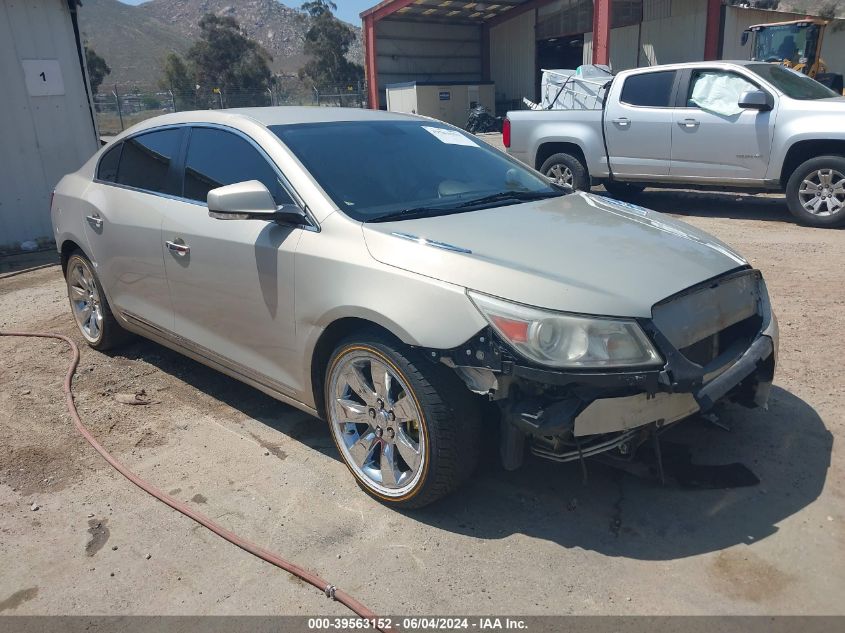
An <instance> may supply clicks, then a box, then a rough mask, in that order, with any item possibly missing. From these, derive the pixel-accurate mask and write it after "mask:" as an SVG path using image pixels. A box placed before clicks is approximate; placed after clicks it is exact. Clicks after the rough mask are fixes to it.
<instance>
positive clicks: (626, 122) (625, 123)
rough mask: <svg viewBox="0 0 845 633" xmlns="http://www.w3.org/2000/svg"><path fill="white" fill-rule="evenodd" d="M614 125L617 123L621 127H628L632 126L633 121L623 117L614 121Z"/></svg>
mask: <svg viewBox="0 0 845 633" xmlns="http://www.w3.org/2000/svg"><path fill="white" fill-rule="evenodd" d="M612 123H615V124H616V125H618V126H619V127H628V126H629V125H631V119H628V118H625V117H622V118H619V119H613V121H612Z"/></svg>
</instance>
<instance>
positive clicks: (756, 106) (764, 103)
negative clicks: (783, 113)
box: [737, 90, 774, 110]
mask: <svg viewBox="0 0 845 633" xmlns="http://www.w3.org/2000/svg"><path fill="white" fill-rule="evenodd" d="M737 105H738V106H739V107H740V108H743V109H745V110H771V109H772V108H773V107H774V100H773V99H772V96H771V95H770V94H769V93H768V92H765V91H763V90H748V91H746V92H743V93H742V96H740V98H739V102H738V103H737Z"/></svg>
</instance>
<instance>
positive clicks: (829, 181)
mask: <svg viewBox="0 0 845 633" xmlns="http://www.w3.org/2000/svg"><path fill="white" fill-rule="evenodd" d="M786 203H787V204H788V205H789V211H790V213H792V215H794V216H795V217H796V218H797V219H798V221H799V222H801V223H802V224H807V225H809V226H817V227H836V226H843V225H845V158H843V157H842V156H819V157H818V158H811V159H810V160H808V161H805V162H804V163H802V164H800V165H799V166H798V168H797V169H796V170H795V171H794V172H792V175H791V176H790V177H789V181H788V182H787V185H786Z"/></svg>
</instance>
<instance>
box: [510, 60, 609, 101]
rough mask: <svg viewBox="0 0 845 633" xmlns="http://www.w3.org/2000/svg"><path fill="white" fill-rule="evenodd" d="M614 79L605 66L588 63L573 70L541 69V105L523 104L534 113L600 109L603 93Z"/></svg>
mask: <svg viewBox="0 0 845 633" xmlns="http://www.w3.org/2000/svg"><path fill="white" fill-rule="evenodd" d="M612 78H613V75H612V74H611V73H610V70H609V69H608V68H607V67H606V66H593V65H590V64H587V65H584V66H579V67H578V68H577V69H575V70H571V69H566V68H559V69H555V70H544V71H543V78H542V81H541V83H540V103H532V102H531V101H528V100H527V99H525V103H526V104H527V105H528V106H529V107H530V108H532V109H534V110H599V109H601V105H602V100H603V99H604V91H605V87H606V86H607V84H608V83H609V82H610V80H611V79H612Z"/></svg>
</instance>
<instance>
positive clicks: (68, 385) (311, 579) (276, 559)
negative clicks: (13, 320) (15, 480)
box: [0, 331, 384, 630]
mask: <svg viewBox="0 0 845 633" xmlns="http://www.w3.org/2000/svg"><path fill="white" fill-rule="evenodd" d="M1 336H22V337H28V338H52V339H57V340H60V341H64V342H65V343H67V345H68V346H69V347H70V349H71V351H72V352H73V359H72V360H71V362H70V365H69V366H68V369H67V374H66V375H65V382H64V386H63V390H64V393H65V403H66V404H67V408H68V411H69V412H70V417H71V418H73V423H74V424H75V425H76V428H77V430H78V431H79V432H80V433H82V435H83V436H84V437H85V439H86V440H88V443H89V444H91V446H93V447H94V448H95V449H96V450H97V452H98V453H99V454H100V455H102V456H103V459H105V460H106V461H107V462H108V463H109V464H111V465H112V466H113V467H114V468H115V469H116V470H117V471H118V472H119V473H120V474H121V475H123V476H124V477H126V478H127V479H128V480H129V481H131V482H132V483H133V484H135V485H136V486H138V487H139V488H141V489H142V490H144V491H146V492H148V493H149V494H151V495H152V496H154V497H155V498H156V499H158V500H159V501H163V502H164V503H166V504H167V505H169V506H170V507H171V508H173V509H174V510H178V511H179V512H181V513H182V514H184V515H185V516H187V517H190V518H191V519H193V520H194V521H196V522H197V523H199V524H200V525H203V526H205V527H207V528H208V529H209V530H211V531H212V532H214V533H215V534H217V535H218V536H221V537H223V538H224V539H226V540H227V541H229V542H230V543H233V544H235V545H237V546H238V547H240V548H241V549H243V550H246V551H247V552H249V553H250V554H253V555H254V556H257V557H258V558H260V559H262V560H265V561H267V562H268V563H270V564H271V565H275V566H276V567H280V568H281V569H284V570H285V571H286V572H288V573H291V574H293V575H294V576H298V577H299V578H301V579H302V580H304V581H305V582H307V583H310V584H312V585H314V586H315V587H317V589H319V590H320V591H322V592H324V593H325V594H326V595H327V596H328V597H329V598H331V599H333V600H337V601H338V602H340V603H341V604H343V605H345V606H346V607H348V608H349V609H350V610H352V611H353V612H354V613H356V614H357V615H359V616H361V617H362V618H366V619H368V620H370V621H371V622H373V623H374V624H373V625H372V626H376V624H375V623H378V622H379V618H378V616H376V614H375V613H373V612H372V611H370V609H368V608H367V607H365V606H364V605H363V604H361V603H360V602H358V601H357V600H356V599H355V598H353V597H352V596H350V595H349V594H348V593H346V592H345V591H343V590H341V589H338V588H337V587H335V586H334V585H332V584H331V583H328V582H326V581H325V580H323V579H322V578H320V577H319V576H318V575H317V574H315V573H313V572H310V571H308V570H307V569H303V568H302V567H300V566H299V565H295V564H294V563H291V562H289V561H286V560H285V559H284V558H282V557H281V556H279V555H277V554H274V553H273V552H270V551H268V550H266V549H264V548H262V547H259V546H258V545H256V544H255V543H252V542H250V541H248V540H246V539H245V538H242V537H240V536H238V535H237V534H235V533H234V532H231V531H229V530H227V529H226V528H224V527H222V526H221V525H219V524H217V523H215V522H214V521H212V520H211V519H210V518H209V517H207V516H205V515H204V514H202V513H200V512H197V511H195V510H194V509H192V508H191V507H190V506H188V505H187V504H185V503H182V502H181V501H178V500H177V499H174V498H173V497H171V496H170V495H168V494H166V493H164V492H162V491H161V490H159V489H158V488H156V487H155V486H153V485H152V484H151V483H149V482H147V481H144V480H143V479H141V478H140V477H139V476H138V475H136V474H135V473H133V472H132V471H131V470H129V469H128V468H127V467H126V466H124V465H123V464H121V463H120V462H119V461H117V459H115V458H114V457H113V456H112V455H111V454H110V453H109V452H108V451H107V450H106V449H105V448H103V446H102V445H101V444H100V443H99V442H98V441H97V440H96V439H95V438H94V436H93V435H92V434H91V432H90V431H89V430H88V429H87V428H86V426H85V425H84V424H83V423H82V419H81V418H80V417H79V412H78V411H77V410H76V404H75V403H74V401H73V389H72V385H73V375H74V373H75V372H76V366H77V365H78V364H79V348H78V347H77V346H76V343H74V342H73V341H72V340H71V339H70V338H68V337H67V336H64V335H62V334H55V333H52V332H3V331H0V337H1ZM376 628H378V627H377V626H376ZM381 630H384V629H381Z"/></svg>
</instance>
